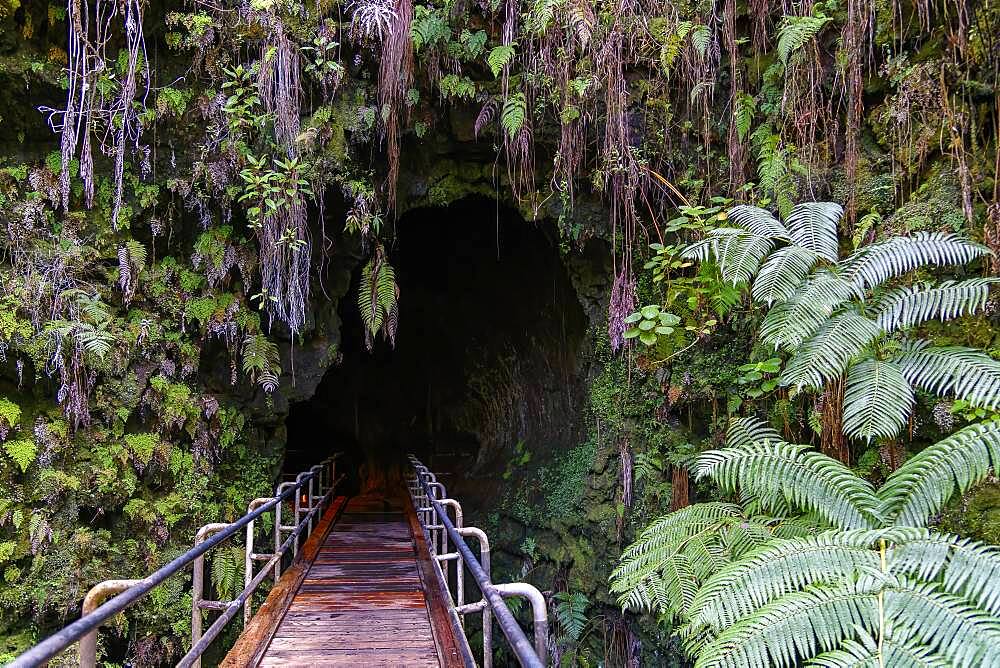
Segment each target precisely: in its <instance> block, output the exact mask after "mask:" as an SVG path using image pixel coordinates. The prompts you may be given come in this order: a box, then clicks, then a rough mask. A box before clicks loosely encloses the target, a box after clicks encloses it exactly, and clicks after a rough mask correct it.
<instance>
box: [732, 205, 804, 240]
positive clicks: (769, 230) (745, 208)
mask: <svg viewBox="0 0 1000 668" xmlns="http://www.w3.org/2000/svg"><path fill="white" fill-rule="evenodd" d="M727 216H728V217H729V219H730V220H731V221H732V222H734V223H736V225H737V226H738V227H742V228H743V229H745V230H746V231H747V232H749V233H750V234H755V235H757V236H759V237H770V238H772V239H785V240H788V239H791V238H792V236H791V233H789V231H788V228H786V227H785V226H784V225H782V224H781V222H780V221H779V220H778V219H777V218H775V217H774V216H773V215H772V214H771V212H770V211H768V210H767V209H762V208H760V207H759V206H750V205H749V204H739V205H737V206H734V207H732V208H730V209H729V211H728V212H727Z"/></svg>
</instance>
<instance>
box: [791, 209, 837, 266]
mask: <svg viewBox="0 0 1000 668" xmlns="http://www.w3.org/2000/svg"><path fill="white" fill-rule="evenodd" d="M843 217H844V207H842V206H840V205H839V204H837V203H836V202H802V203H801V204H796V205H795V206H794V207H792V211H791V213H789V214H788V217H787V218H785V226H786V227H787V228H788V231H789V233H790V234H791V235H792V241H794V242H795V243H796V244H798V245H799V246H802V247H803V248H807V249H809V250H811V251H812V252H814V253H816V254H817V255H819V256H820V257H821V258H823V259H824V260H828V261H830V262H836V261H837V259H838V257H839V255H840V251H839V247H840V244H839V242H838V240H837V226H838V225H839V224H840V219H841V218H843Z"/></svg>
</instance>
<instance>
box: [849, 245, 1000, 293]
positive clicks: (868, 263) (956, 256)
mask: <svg viewBox="0 0 1000 668" xmlns="http://www.w3.org/2000/svg"><path fill="white" fill-rule="evenodd" d="M989 252H990V251H989V249H988V248H986V247H985V246H982V245H980V244H977V243H973V242H971V241H969V240H968V239H964V238H962V237H959V236H957V235H955V234H949V233H945V232H918V233H917V234H915V235H913V236H912V237H893V238H891V239H888V240H886V241H880V242H878V243H874V244H869V245H867V246H864V247H862V248H861V249H860V250H859V251H857V252H856V253H854V255H852V256H851V257H849V258H847V260H845V261H844V262H843V265H842V267H843V269H842V275H843V277H844V278H845V279H846V280H849V281H851V282H853V283H854V284H855V285H857V286H858V287H859V288H862V289H867V288H873V287H876V286H878V285H881V284H882V283H885V282H886V281H887V280H889V279H890V278H895V277H896V276H901V275H903V274H905V273H907V272H910V271H913V270H914V269H916V268H917V267H921V266H923V265H934V266H939V267H940V266H946V265H961V264H967V263H969V262H971V261H972V260H975V259H976V258H978V257H982V256H984V255H987V254H989Z"/></svg>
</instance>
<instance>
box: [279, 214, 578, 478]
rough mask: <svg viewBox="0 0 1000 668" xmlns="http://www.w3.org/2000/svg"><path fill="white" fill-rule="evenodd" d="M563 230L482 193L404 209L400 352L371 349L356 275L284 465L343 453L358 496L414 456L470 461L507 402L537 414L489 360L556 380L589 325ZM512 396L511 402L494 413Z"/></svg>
mask: <svg viewBox="0 0 1000 668" xmlns="http://www.w3.org/2000/svg"><path fill="white" fill-rule="evenodd" d="M554 235H555V230H554V228H553V226H551V225H538V224H534V223H529V222H525V221H524V219H523V218H522V217H521V216H520V214H519V213H518V212H517V211H515V210H513V209H505V208H503V207H498V205H497V204H496V202H495V201H492V200H488V199H485V198H482V199H479V198H474V199H465V200H461V201H459V202H457V203H455V204H452V205H450V206H448V207H442V208H423V209H417V210H413V211H410V212H408V213H406V214H405V215H403V216H402V217H401V218H400V219H399V220H398V221H397V223H396V238H395V242H394V244H393V246H392V248H390V249H389V259H390V262H391V263H392V264H393V266H394V268H395V270H396V281H397V283H398V285H399V287H400V296H399V302H398V303H399V308H400V317H399V328H398V333H397V336H396V345H395V348H393V347H391V346H390V345H389V343H388V342H386V341H385V340H383V338H382V337H378V338H377V339H376V340H375V343H374V348H373V350H371V351H370V352H369V351H368V350H367V349H366V346H365V341H364V336H363V329H362V323H361V318H360V315H359V312H358V307H357V289H358V274H359V273H360V272H359V271H355V276H354V278H353V284H352V287H351V290H350V292H349V293H348V294H347V296H346V297H345V298H344V299H343V300H342V301H341V303H340V305H339V311H340V316H341V319H342V321H343V324H342V345H341V352H342V354H343V357H342V361H341V362H340V363H339V364H336V365H334V366H333V367H331V368H330V369H328V370H327V372H326V374H325V376H324V378H323V380H322V382H321V383H320V385H319V387H318V389H317V391H316V393H315V395H314V396H313V397H312V398H311V399H310V400H308V401H304V402H300V403H297V404H293V405H292V407H291V410H290V413H289V416H288V419H287V429H288V450H287V451H286V463H285V468H286V471H297V470H303V469H304V467H307V466H308V465H309V464H311V463H315V460H316V459H317V457H316V454H317V451H319V452H330V451H341V452H343V453H344V454H343V460H342V461H343V465H342V466H340V467H339V468H340V470H342V471H348V472H351V473H350V475H351V479H349V481H348V491H349V492H359V491H362V490H369V489H376V488H380V487H383V486H385V485H386V484H391V483H392V480H393V479H394V476H395V477H396V478H398V475H399V471H400V470H401V468H400V467H401V466H402V464H403V463H404V462H405V456H406V454H407V453H411V452H412V453H415V454H417V455H418V456H420V457H421V458H428V457H431V458H438V460H440V459H441V458H442V457H445V458H447V459H449V460H450V461H449V462H447V464H446V465H447V466H449V468H452V467H455V468H466V469H471V468H472V467H473V466H474V465H475V463H476V462H477V460H479V459H480V454H481V453H480V449H481V448H483V447H494V448H495V447H497V444H496V443H493V444H488V443H483V442H482V440H483V438H484V434H486V435H488V434H490V433H491V429H492V430H493V431H498V428H497V426H496V423H497V418H496V415H497V414H498V412H500V413H504V414H506V413H510V412H512V411H513V412H517V411H524V410H530V409H529V408H524V407H521V408H518V407H516V406H513V404H514V403H516V402H515V401H514V400H512V397H514V398H515V399H516V401H522V402H527V403H530V401H529V399H528V398H525V396H526V394H525V393H520V394H518V393H515V392H512V391H511V388H510V387H509V385H511V384H513V381H510V378H511V375H510V374H509V373H508V374H507V375H504V374H503V373H500V372H499V371H497V372H494V371H493V370H491V367H503V368H504V369H510V368H511V367H512V366H516V367H517V368H518V369H526V370H527V371H523V373H534V374H536V375H548V376H550V377H552V378H554V379H555V380H549V381H546V382H547V383H548V385H558V384H559V382H560V381H559V380H558V378H559V373H564V375H565V374H569V373H571V372H572V368H573V366H574V365H575V363H576V357H577V352H578V348H579V345H580V342H581V341H582V340H583V337H584V334H585V332H586V327H587V319H586V316H585V314H584V312H583V309H582V307H581V305H580V304H579V302H578V300H577V298H576V293H575V292H574V290H573V286H572V284H571V283H570V280H569V278H568V276H567V273H566V269H565V267H564V265H563V263H562V261H561V259H560V253H559V248H558V239H556V238H555V237H554ZM559 370H562V371H559ZM497 378H507V379H508V381H505V382H498V381H497V380H496V379H497ZM567 382H568V381H567ZM494 386H495V387H494ZM494 389H495V390H496V392H497V395H498V396H497V398H496V399H495V400H493V399H492V398H490V393H491V392H493V391H494ZM501 389H503V391H502V392H501ZM555 391H556V392H558V388H556V390H555ZM501 395H502V396H501ZM473 398H474V399H475V401H473ZM504 402H506V403H507V404H511V405H510V406H507V407H506V408H505V409H504V411H499V409H498V410H490V406H491V405H492V404H493V403H496V404H497V405H500V404H502V403H504ZM536 403H538V402H536ZM477 420H479V421H480V422H483V423H486V422H491V424H477ZM517 422H518V421H517V420H514V421H513V423H512V426H511V429H512V430H515V431H516V429H517V428H518V427H517ZM521 422H522V423H523V422H524V421H523V420H521ZM501 426H502V425H501ZM521 428H523V425H522V427H521ZM502 436H503V435H499V436H498V438H500V439H501V440H503V439H502ZM512 437H516V435H512Z"/></svg>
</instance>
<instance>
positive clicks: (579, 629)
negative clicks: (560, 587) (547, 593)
mask: <svg viewBox="0 0 1000 668" xmlns="http://www.w3.org/2000/svg"><path fill="white" fill-rule="evenodd" d="M553 598H554V599H555V617H556V621H557V622H558V623H559V628H560V629H562V631H563V633H564V634H565V635H566V636H567V637H568V638H569V640H570V641H571V642H576V641H577V640H579V638H580V635H581V634H582V633H583V629H584V628H585V627H586V626H587V608H588V607H589V605H590V601H589V600H587V597H586V596H585V595H583V594H581V593H580V592H573V593H572V594H571V593H569V592H565V591H561V592H559V593H558V594H556V595H555V596H554V597H553Z"/></svg>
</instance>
